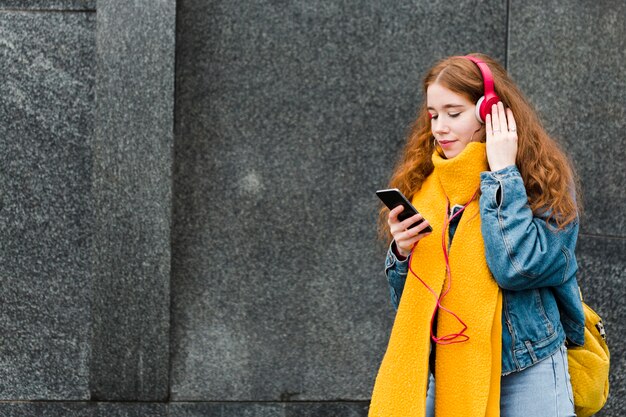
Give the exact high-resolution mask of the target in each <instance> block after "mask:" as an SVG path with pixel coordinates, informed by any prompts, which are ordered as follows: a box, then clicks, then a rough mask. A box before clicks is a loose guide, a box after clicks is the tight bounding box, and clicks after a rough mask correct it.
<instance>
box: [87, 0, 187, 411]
mask: <svg viewBox="0 0 626 417" xmlns="http://www.w3.org/2000/svg"><path fill="white" fill-rule="evenodd" d="M175 11H176V8H175V1H174V0H161V1H154V0H143V1H134V2H119V1H113V0H111V1H106V0H101V1H99V2H98V12H97V15H98V21H97V33H98V35H97V62H98V65H97V72H98V78H97V83H96V84H97V121H96V129H95V138H96V140H95V143H94V147H93V159H94V165H93V178H94V181H93V199H94V226H93V236H94V246H93V252H92V261H93V270H94V304H93V346H92V356H91V367H90V372H91V379H90V390H91V395H92V398H93V399H98V400H134V401H150V400H152V401H155V400H164V399H166V398H167V396H168V378H169V376H168V374H169V319H170V316H169V307H170V306H169V291H170V290H169V277H170V214H171V213H170V210H171V203H170V201H171V164H172V152H171V149H172V143H173V126H174V122H173V117H174V109H173V107H174V41H175Z"/></svg>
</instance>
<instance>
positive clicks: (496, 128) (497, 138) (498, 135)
mask: <svg viewBox="0 0 626 417" xmlns="http://www.w3.org/2000/svg"><path fill="white" fill-rule="evenodd" d="M485 131H486V136H487V160H488V161H489V167H490V168H491V170H492V171H498V170H501V169H502V168H506V167H508V166H509V165H515V156H516V155H517V127H516V125H515V118H514V117H513V112H512V111H511V109H509V108H507V109H506V111H505V109H504V104H502V102H501V101H499V102H498V104H497V105H495V104H494V105H493V106H492V108H491V114H487V117H486V120H485Z"/></svg>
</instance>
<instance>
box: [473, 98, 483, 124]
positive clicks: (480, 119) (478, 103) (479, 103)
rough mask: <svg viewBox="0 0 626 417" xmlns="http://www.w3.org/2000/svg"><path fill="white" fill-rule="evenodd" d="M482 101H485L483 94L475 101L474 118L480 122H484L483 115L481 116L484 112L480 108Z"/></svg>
mask: <svg viewBox="0 0 626 417" xmlns="http://www.w3.org/2000/svg"><path fill="white" fill-rule="evenodd" d="M484 101H485V96H482V97H481V98H479V99H478V101H477V102H476V111H475V115H476V119H478V121H479V122H480V123H482V124H485V119H483V117H482V116H481V115H482V114H485V113H484V112H483V109H482V108H481V107H482V105H483V103H484Z"/></svg>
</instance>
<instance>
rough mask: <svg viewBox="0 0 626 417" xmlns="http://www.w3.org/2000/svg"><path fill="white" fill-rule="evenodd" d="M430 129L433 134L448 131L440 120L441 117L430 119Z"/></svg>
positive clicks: (446, 126)
mask: <svg viewBox="0 0 626 417" xmlns="http://www.w3.org/2000/svg"><path fill="white" fill-rule="evenodd" d="M432 130H433V133H435V134H442V133H447V132H448V125H447V124H446V123H444V122H443V120H441V117H439V118H437V120H432Z"/></svg>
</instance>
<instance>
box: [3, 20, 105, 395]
mask: <svg viewBox="0 0 626 417" xmlns="http://www.w3.org/2000/svg"><path fill="white" fill-rule="evenodd" d="M95 25H96V20H95V14H94V13H71V14H63V13H20V12H7V11H3V12H0V97H2V99H1V100H0V148H1V149H2V152H0V235H2V239H1V240H0V288H1V289H2V290H1V291H0V334H1V337H0V400H11V399H20V400H23V399H36V400H41V399H46V400H58V399H69V400H79V399H87V398H89V391H88V378H89V357H90V353H91V349H90V341H91V340H90V336H91V334H90V322H91V302H90V297H91V278H92V275H91V267H90V256H89V255H90V251H91V244H92V242H91V239H90V232H91V228H92V224H93V223H92V217H91V211H90V207H91V204H92V199H91V175H92V168H91V163H92V150H91V144H92V133H93V127H94V115H95V111H94V86H95V71H96V69H95Z"/></svg>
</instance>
